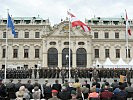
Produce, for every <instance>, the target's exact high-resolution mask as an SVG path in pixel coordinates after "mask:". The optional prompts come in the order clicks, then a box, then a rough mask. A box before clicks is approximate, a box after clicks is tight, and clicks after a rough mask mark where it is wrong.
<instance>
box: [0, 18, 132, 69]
mask: <svg viewBox="0 0 133 100" xmlns="http://www.w3.org/2000/svg"><path fill="white" fill-rule="evenodd" d="M13 20H14V23H15V31H16V35H15V36H13V35H12V33H11V30H9V29H8V30H6V23H7V21H6V19H0V68H4V67H5V56H6V37H7V38H8V49H7V55H8V57H7V65H8V67H9V68H10V67H14V66H15V67H16V68H17V67H18V68H19V67H24V68H35V67H59V68H62V67H68V65H69V44H70V51H71V56H70V58H71V67H74V68H75V67H82V68H85V67H87V68H89V67H92V66H94V65H95V63H96V60H97V59H98V60H99V62H100V63H103V62H104V61H105V60H106V58H110V59H111V61H112V62H113V63H116V62H117V61H118V60H119V58H122V59H123V60H124V61H125V62H129V61H130V60H131V59H132V57H133V35H131V36H128V38H129V39H128V60H127V55H126V47H127V46H126V39H125V36H126V34H125V31H126V28H125V20H124V19H123V18H100V17H97V18H92V19H91V20H87V19H86V20H85V23H86V24H87V25H88V26H90V27H91V32H84V31H83V30H82V29H81V28H80V27H75V28H70V35H71V38H70V40H71V42H70V43H69V21H68V19H67V18H66V19H65V20H64V21H61V22H60V23H59V24H56V25H54V26H51V25H50V22H49V19H45V20H44V19H42V18H40V17H15V18H13ZM129 23H130V27H131V30H132V28H133V26H132V25H133V22H132V20H130V21H129Z"/></svg>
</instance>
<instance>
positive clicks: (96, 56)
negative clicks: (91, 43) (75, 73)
mask: <svg viewBox="0 0 133 100" xmlns="http://www.w3.org/2000/svg"><path fill="white" fill-rule="evenodd" d="M95 58H99V49H95Z"/></svg>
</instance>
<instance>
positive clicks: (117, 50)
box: [116, 49, 120, 58]
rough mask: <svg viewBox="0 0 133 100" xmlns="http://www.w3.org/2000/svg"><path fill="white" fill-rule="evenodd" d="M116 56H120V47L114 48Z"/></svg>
mask: <svg viewBox="0 0 133 100" xmlns="http://www.w3.org/2000/svg"><path fill="white" fill-rule="evenodd" d="M116 58H120V49H116Z"/></svg>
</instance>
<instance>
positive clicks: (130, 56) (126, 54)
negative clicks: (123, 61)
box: [126, 49, 131, 58]
mask: <svg viewBox="0 0 133 100" xmlns="http://www.w3.org/2000/svg"><path fill="white" fill-rule="evenodd" d="M130 57H131V56H130V49H128V58H130ZM126 58H127V49H126Z"/></svg>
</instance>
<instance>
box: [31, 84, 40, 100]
mask: <svg viewBox="0 0 133 100" xmlns="http://www.w3.org/2000/svg"><path fill="white" fill-rule="evenodd" d="M32 93H33V94H32V97H33V99H35V100H37V99H40V98H41V90H40V89H39V87H38V86H35V87H34V89H33V90H32Z"/></svg>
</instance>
